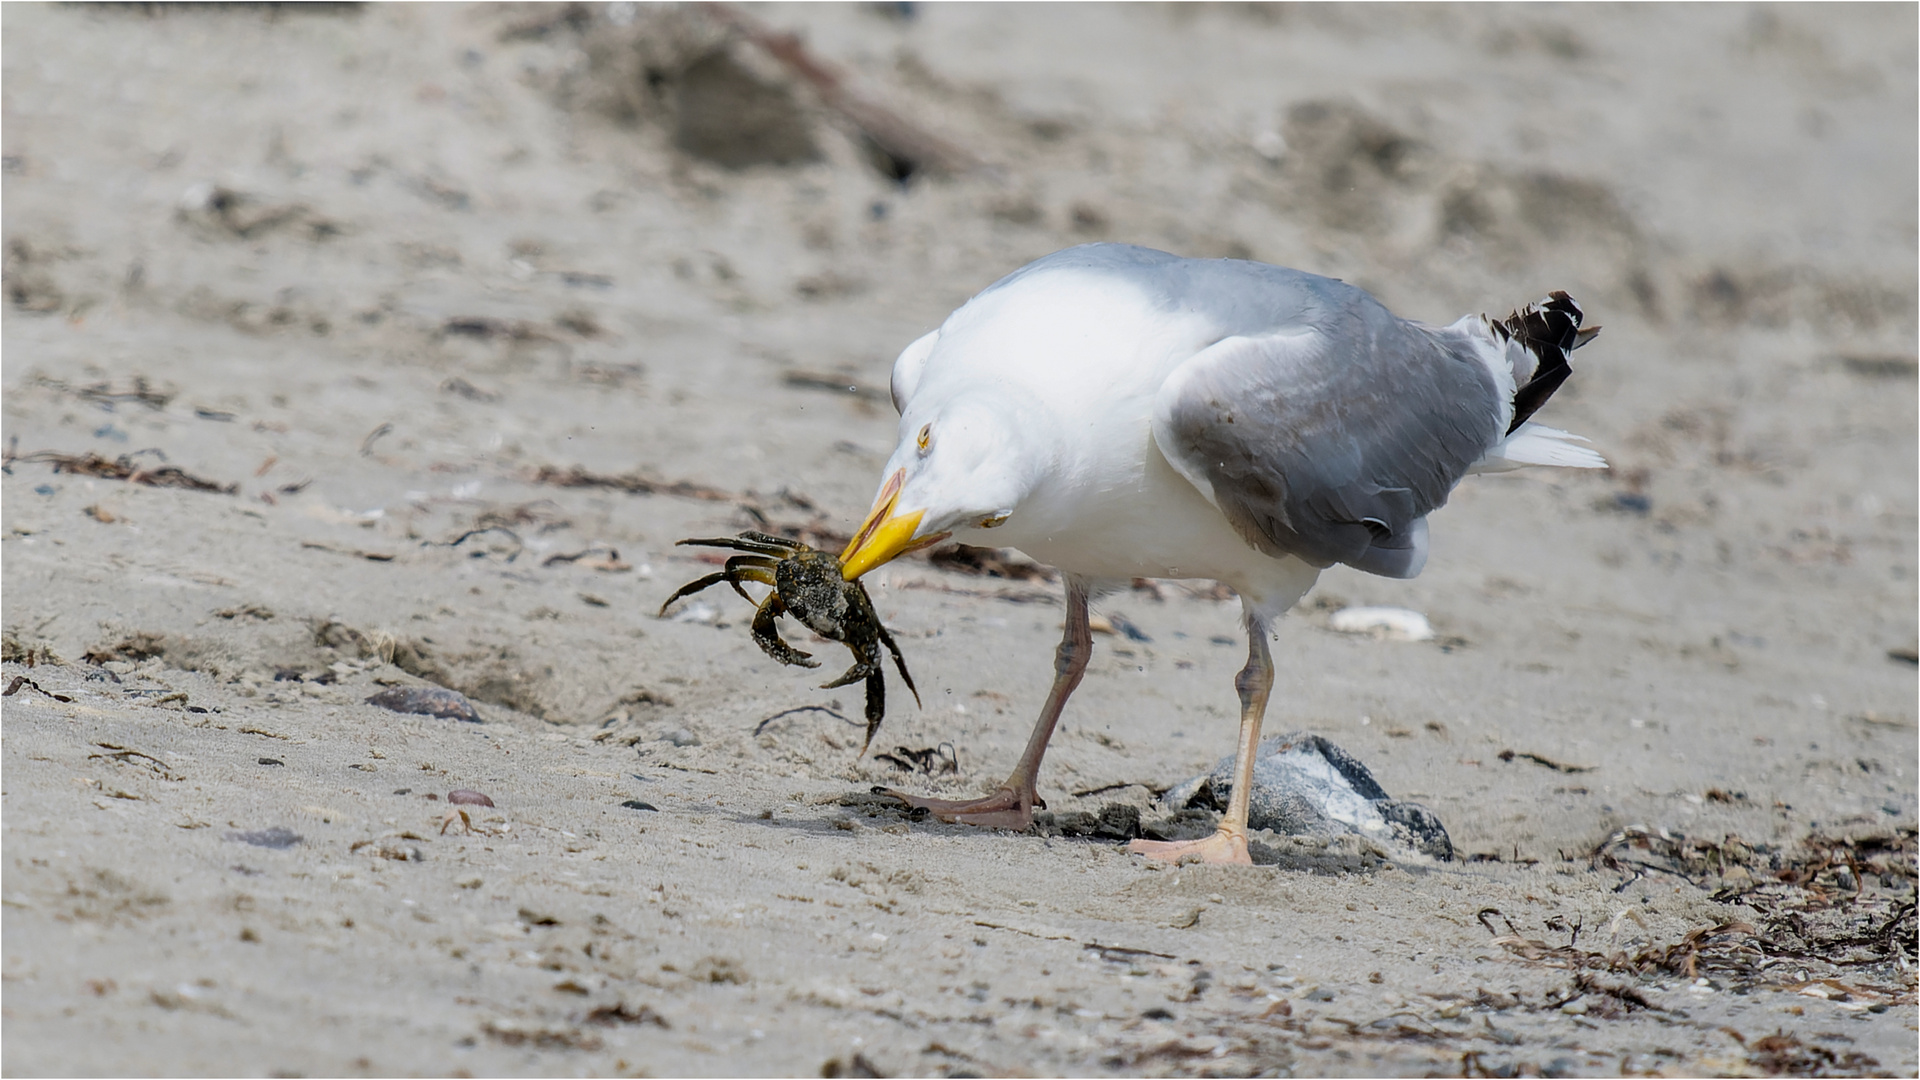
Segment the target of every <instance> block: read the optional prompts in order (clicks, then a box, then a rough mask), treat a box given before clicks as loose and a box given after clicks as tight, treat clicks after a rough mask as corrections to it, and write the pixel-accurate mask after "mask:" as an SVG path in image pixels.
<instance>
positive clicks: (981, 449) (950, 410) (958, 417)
mask: <svg viewBox="0 0 1920 1080" xmlns="http://www.w3.org/2000/svg"><path fill="white" fill-rule="evenodd" d="M927 396H928V395H917V396H916V399H915V401H914V402H913V403H912V404H911V405H909V406H908V408H907V410H906V412H905V413H904V414H902V416H901V417H900V445H899V446H898V447H896V448H895V449H894V451H893V457H891V458H890V459H888V461H887V468H886V472H885V473H883V474H882V475H884V476H885V477H886V480H885V482H884V483H882V485H881V487H880V494H879V496H878V497H876V498H875V499H874V503H873V509H872V510H871V511H870V512H869V513H868V514H867V519H866V521H864V522H862V523H861V525H860V530H859V532H857V533H855V534H854V537H853V541H852V542H851V543H849V544H848V545H847V549H846V550H845V551H844V552H842V553H841V555H840V564H841V573H842V574H843V575H844V576H845V577H846V579H847V580H848V581H852V580H854V579H856V578H858V577H860V575H862V574H864V573H866V572H867V571H869V570H872V569H873V568H874V567H876V566H880V565H881V564H883V563H886V562H888V561H890V560H892V559H894V558H896V557H898V556H900V555H903V554H905V553H907V552H909V551H916V550H918V549H920V548H923V547H927V546H930V545H932V544H937V543H939V542H940V541H942V540H945V539H946V538H947V537H949V536H951V535H953V533H954V532H956V531H959V530H963V529H976V528H978V529H991V528H994V527H996V526H998V525H1001V524H1003V523H1004V522H1006V520H1007V519H1008V518H1009V517H1011V516H1013V515H1014V514H1017V513H1019V512H1020V504H1021V502H1022V501H1023V500H1025V498H1026V497H1027V495H1028V493H1029V492H1031V491H1032V490H1033V487H1034V484H1035V481H1036V480H1037V478H1038V473H1039V470H1040V468H1041V466H1042V454H1041V453H1038V452H1037V451H1040V450H1041V449H1042V448H1041V447H1039V446H1037V445H1034V444H1035V443H1037V442H1038V440H1039V439H1040V438H1041V437H1042V433H1043V432H1045V431H1046V430H1047V429H1048V425H1046V424H1044V421H1042V420H1041V418H1039V417H1032V416H1026V415H1023V413H1025V412H1026V411H1027V410H1024V409H1022V408H1020V407H1019V406H1018V405H1015V404H1013V403H1011V402H1006V401H1002V400H992V401H989V400H983V399H982V398H979V397H970V396H969V397H955V398H948V399H946V400H945V401H943V402H941V403H939V404H937V405H931V404H923V401H924V399H925V398H926V397H927ZM916 406H919V407H916Z"/></svg>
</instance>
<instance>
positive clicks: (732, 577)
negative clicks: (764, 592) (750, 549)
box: [727, 555, 779, 604]
mask: <svg viewBox="0 0 1920 1080" xmlns="http://www.w3.org/2000/svg"><path fill="white" fill-rule="evenodd" d="M773 567H774V564H773V563H772V562H770V561H768V560H767V559H764V558H762V557H760V556H758V555H735V556H734V557H733V558H731V559H728V560H727V584H729V585H731V586H733V591H734V592H737V593H739V594H740V599H742V600H745V601H746V602H747V603H749V604H757V603H759V601H758V600H755V599H754V598H753V597H751V596H748V595H747V590H745V589H743V588H741V587H740V582H741V581H742V580H745V581H752V582H756V583H758V584H761V585H768V586H772V587H774V588H778V587H779V585H778V583H776V582H775V581H774V577H773Z"/></svg>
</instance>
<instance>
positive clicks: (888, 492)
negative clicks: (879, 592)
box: [840, 469, 952, 581]
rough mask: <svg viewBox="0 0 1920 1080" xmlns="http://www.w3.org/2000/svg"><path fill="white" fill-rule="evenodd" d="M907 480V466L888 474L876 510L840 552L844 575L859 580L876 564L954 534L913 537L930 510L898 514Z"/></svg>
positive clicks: (850, 579)
mask: <svg viewBox="0 0 1920 1080" xmlns="http://www.w3.org/2000/svg"><path fill="white" fill-rule="evenodd" d="M906 479H907V470H905V469H895V470H894V472H893V475H892V476H889V477H887V483H886V486H885V487H882V488H881V489H880V497H879V498H877V499H875V500H874V501H873V509H872V510H870V511H868V513H867V520H865V521H863V522H861V523H860V531H859V532H857V533H854V534H853V540H852V541H851V542H850V543H848V544H847V550H845V551H843V552H841V553H840V576H841V577H843V578H846V579H847V580H848V581H857V580H859V578H860V575H862V574H864V573H866V572H867V571H869V570H872V569H873V568H874V567H876V566H881V565H883V564H885V563H888V562H891V561H892V560H894V559H896V558H898V557H900V556H901V555H905V554H906V553H907V552H909V551H918V550H920V549H921V548H923V547H930V546H932V545H934V544H937V543H939V542H940V541H942V540H945V539H946V538H947V537H948V536H950V535H952V534H951V533H935V534H933V535H932V536H923V537H921V538H920V539H918V540H915V539H914V538H913V531H914V530H915V529H918V528H919V527H920V519H921V518H923V517H925V516H926V511H925V510H910V511H908V512H906V513H904V514H896V513H894V504H896V503H898V502H899V501H900V485H901V484H903V483H905V482H906Z"/></svg>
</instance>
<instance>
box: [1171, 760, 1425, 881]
mask: <svg viewBox="0 0 1920 1080" xmlns="http://www.w3.org/2000/svg"><path fill="white" fill-rule="evenodd" d="M1233 765H1234V759H1233V758H1232V757H1231V756H1228V757H1224V758H1221V759H1220V761H1219V763H1218V764H1216V765H1215V766H1214V769H1213V771H1212V772H1211V773H1208V774H1206V775H1204V776H1196V777H1193V778H1192V779H1190V780H1188V781H1186V782H1185V783H1182V784H1180V785H1178V786H1176V787H1174V788H1173V789H1172V790H1170V791H1168V792H1167V793H1166V795H1165V796H1163V797H1162V799H1161V803H1162V805H1164V806H1166V807H1167V808H1168V809H1170V810H1173V811H1176V817H1177V816H1178V813H1177V812H1179V811H1186V812H1189V813H1191V812H1193V811H1196V810H1199V811H1206V810H1211V811H1215V812H1218V811H1223V810H1225V809H1226V806H1227V801H1228V800H1229V799H1230V798H1231V797H1232V795H1233ZM1253 781H1254V790H1253V792H1252V796H1251V799H1250V805H1249V807H1248V811H1247V825H1248V827H1250V828H1254V829H1267V830H1270V831H1272V832H1275V833H1279V834H1281V835H1284V836H1314V837H1320V838H1323V839H1324V838H1330V837H1333V836H1337V835H1339V834H1341V833H1354V834H1357V835H1360V836H1365V837H1369V838H1371V839H1374V840H1376V841H1379V842H1380V843H1382V844H1384V845H1388V846H1391V847H1397V848H1400V849H1402V850H1407V851H1412V852H1417V853H1419V854H1422V855H1427V856H1431V857H1433V858H1436V859H1451V858H1452V857H1453V843H1452V841H1451V840H1450V839H1449V838H1448V836H1447V830H1446V827H1445V826H1444V825H1442V824H1441V823H1440V819H1439V817H1438V816H1436V815H1435V814H1434V813H1433V811H1431V810H1429V809H1427V808H1426V807H1424V806H1421V805H1420V804H1418V803H1411V802H1404V801H1401V800H1398V799H1394V798H1392V797H1391V796H1389V795H1388V794H1387V793H1386V791H1385V790H1384V789H1383V788H1381V786H1380V784H1379V782H1378V781H1376V780H1375V779H1374V778H1373V774H1372V773H1371V772H1369V771H1367V767H1366V766H1365V765H1363V764H1361V763H1360V761H1359V760H1358V759H1357V758H1355V757H1354V756H1353V755H1351V754H1349V753H1347V752H1346V751H1345V750H1342V749H1341V748H1340V747H1338V746H1335V745H1334V744H1333V743H1331V742H1328V741H1327V740H1326V739H1324V738H1322V737H1321V736H1319V735H1309V734H1307V733H1305V732H1298V731H1296V732H1290V733H1288V734H1285V735H1276V736H1273V737H1272V738H1268V739H1264V740H1262V741H1261V743H1260V749H1259V752H1258V754H1257V755H1256V757H1255V759H1254V766H1253ZM1155 831H1158V832H1163V833H1164V832H1184V831H1186V830H1184V829H1181V828H1179V827H1178V825H1176V824H1173V823H1172V822H1171V821H1169V822H1160V823H1157V829H1156V830H1155ZM1149 835H1151V833H1150V834H1149ZM1201 835H1204V833H1202V834H1201ZM1168 838H1169V839H1173V838H1179V839H1185V838H1186V837H1184V836H1180V837H1172V836H1170V837H1168Z"/></svg>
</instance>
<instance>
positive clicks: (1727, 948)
mask: <svg viewBox="0 0 1920 1080" xmlns="http://www.w3.org/2000/svg"><path fill="white" fill-rule="evenodd" d="M1915 838H1916V831H1915V830H1914V829H1912V828H1899V829H1894V830H1890V831H1884V832H1874V833H1870V834H1865V835H1861V836H1855V837H1832V836H1820V835H1813V836H1809V837H1806V838H1805V839H1803V840H1802V841H1801V842H1800V843H1799V844H1797V845H1795V846H1793V847H1792V848H1790V849H1778V848H1773V847H1770V846H1768V845H1764V844H1748V843H1746V842H1744V841H1742V840H1741V839H1740V838H1738V837H1735V836H1728V837H1725V838H1724V839H1722V840H1721V841H1719V842H1712V841H1705V840H1699V839H1692V838H1688V837H1684V836H1679V835H1675V834H1673V833H1671V832H1668V831H1667V830H1664V829H1649V828H1646V827H1644V826H1630V827H1628V828H1626V829H1622V830H1620V831H1619V832H1616V833H1614V834H1613V835H1611V836H1609V837H1608V838H1607V839H1606V840H1605V841H1604V842H1602V843H1601V844H1600V845H1598V846H1597V847H1596V848H1595V849H1594V850H1593V851H1592V852H1591V853H1590V858H1591V860H1592V863H1593V865H1594V866H1595V867H1603V868H1607V869H1613V870H1618V871H1621V872H1625V873H1628V874H1630V876H1629V877H1628V878H1627V879H1626V881H1625V882H1623V883H1622V887H1624V886H1625V885H1626V884H1630V883H1631V882H1633V881H1636V880H1639V878H1640V877H1641V876H1642V875H1644V874H1647V873H1659V874H1667V875H1671V876H1674V877H1678V878H1681V879H1682V880H1685V881H1688V882H1690V883H1692V884H1694V885H1695V886H1697V887H1699V888H1702V889H1705V888H1708V887H1710V885H1711V883H1712V880H1713V879H1715V878H1717V879H1718V880H1719V882H1720V883H1721V885H1720V888H1719V889H1718V891H1716V892H1714V893H1713V899H1715V900H1718V901H1721V902H1724V903H1737V904H1740V905H1743V906H1745V907H1746V908H1747V909H1749V910H1750V911H1752V912H1753V917H1752V918H1751V919H1746V918H1737V919H1729V920H1727V921H1725V922H1721V923H1717V924H1715V925H1712V926H1703V927H1696V928H1695V929H1693V930H1691V931H1689V932H1687V933H1686V934H1685V935H1684V936H1682V937H1681V939H1680V940H1679V941H1677V942H1671V943H1667V944H1651V945H1647V946H1644V947H1642V948H1640V949H1638V950H1635V951H1632V952H1628V951H1627V950H1625V949H1610V950H1607V951H1600V950H1595V949H1583V948H1580V947H1579V946H1578V941H1579V927H1578V926H1577V925H1575V926H1569V925H1568V924H1566V923H1565V922H1564V921H1559V922H1558V923H1557V924H1556V922H1554V921H1550V922H1549V923H1548V924H1547V928H1548V929H1554V930H1559V931H1561V932H1564V933H1569V934H1570V940H1569V941H1568V943H1567V944H1566V945H1560V946H1556V945H1549V944H1547V943H1546V942H1544V941H1540V940H1538V939H1534V938H1530V937H1527V936H1526V935H1525V934H1523V933H1521V932H1520V931H1519V930H1518V929H1517V928H1516V927H1514V926H1513V924H1512V923H1510V922H1505V916H1504V915H1500V913H1499V912H1498V911H1497V910H1495V909H1492V908H1488V909H1486V910H1484V911H1482V912H1481V922H1482V923H1483V924H1484V925H1486V926H1487V928H1488V930H1489V931H1490V932H1492V933H1494V934H1495V937H1494V943H1495V944H1497V945H1499V946H1500V947H1502V948H1503V949H1505V950H1506V951H1507V952H1508V953H1509V954H1511V955H1513V956H1514V957H1515V958H1517V959H1519V960H1522V961H1525V962H1528V963H1533V964H1540V965H1544V966H1549V967H1560V968H1566V969H1569V970H1573V971H1575V972H1580V973H1592V972H1608V973H1613V974H1621V975H1632V976H1636V977H1639V978H1643V979H1646V978H1673V977H1680V978H1686V979H1697V978H1712V979H1714V980H1716V981H1718V982H1721V983H1723V984H1725V985H1727V986H1730V987H1732V988H1734V989H1737V990H1746V989H1751V988H1762V989H1776V990H1786V991H1792V992H1797V993H1803V994H1808V995H1810V996H1816V997H1824V998H1827V999H1829V1000H1837V1001H1850V1000H1855V999H1859V1000H1863V1001H1866V1002H1870V1003H1888V1004H1892V1003H1901V1004H1908V1003H1912V1002H1913V1001H1914V1000H1915V993H1914V979H1913V969H1914V967H1915V965H1916V963H1917V962H1920V924H1917V923H1916V904H1915V879H1916V868H1915V854H1916V842H1915ZM1616 891H1618V890H1616ZM1488 916H1499V917H1500V918H1501V920H1502V921H1503V922H1505V929H1506V931H1507V932H1506V933H1504V934H1502V933H1500V932H1499V930H1498V929H1496V928H1495V927H1494V926H1493V925H1492V923H1491V922H1490V921H1489V919H1488Z"/></svg>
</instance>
